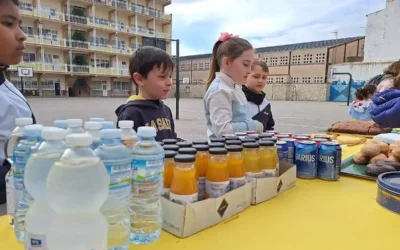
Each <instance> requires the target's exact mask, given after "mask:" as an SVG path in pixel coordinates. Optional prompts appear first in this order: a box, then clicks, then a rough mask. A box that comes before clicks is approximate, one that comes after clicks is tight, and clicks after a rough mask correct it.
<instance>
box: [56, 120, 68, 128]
mask: <svg viewBox="0 0 400 250" xmlns="http://www.w3.org/2000/svg"><path fill="white" fill-rule="evenodd" d="M54 126H56V127H57V128H68V121H67V120H55V121H54Z"/></svg>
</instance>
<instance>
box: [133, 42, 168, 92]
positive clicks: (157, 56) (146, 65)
mask: <svg viewBox="0 0 400 250" xmlns="http://www.w3.org/2000/svg"><path fill="white" fill-rule="evenodd" d="M155 66H156V67H157V68H160V69H161V70H162V71H163V72H165V71H167V70H171V71H174V61H172V58H171V56H170V55H168V53H167V52H166V51H164V50H162V49H159V48H156V47H152V46H143V47H140V48H139V49H137V50H136V51H135V52H134V53H133V55H132V56H131V58H130V59H129V74H130V75H131V78H132V80H133V82H134V83H135V85H137V83H136V82H135V79H133V74H134V73H139V74H140V75H141V76H142V77H143V78H147V75H148V74H149V72H150V71H151V70H152V69H153V68H154V67H155Z"/></svg>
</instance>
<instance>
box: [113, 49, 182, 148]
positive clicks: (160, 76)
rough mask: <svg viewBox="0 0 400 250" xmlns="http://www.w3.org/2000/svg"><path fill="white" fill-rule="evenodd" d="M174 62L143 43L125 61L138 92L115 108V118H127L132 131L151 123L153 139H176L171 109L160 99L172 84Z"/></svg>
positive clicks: (166, 95)
mask: <svg viewBox="0 0 400 250" xmlns="http://www.w3.org/2000/svg"><path fill="white" fill-rule="evenodd" d="M173 71H174V62H173V61H172V59H171V57H170V56H169V55H168V54H167V53H166V52H165V51H164V50H162V49H159V48H156V47H150V46H144V47H141V48H139V49H137V50H136V52H135V53H134V54H133V55H132V56H131V58H130V60H129V73H130V75H131V77H132V80H133V82H134V83H135V85H136V87H137V88H139V95H132V96H130V97H129V98H128V100H127V102H126V103H125V104H123V105H121V106H119V107H118V108H117V110H116V111H115V113H116V115H117V117H118V121H121V120H131V121H133V122H134V128H133V129H134V130H135V131H137V129H138V128H139V127H142V126H152V127H154V128H155V129H156V130H157V136H156V140H157V141H162V140H164V139H176V138H177V136H176V133H175V125H174V119H173V117H172V112H171V109H170V108H169V107H168V106H166V105H165V104H164V103H163V102H162V101H161V100H162V99H166V98H167V97H168V93H169V91H170V90H171V87H172V72H173Z"/></svg>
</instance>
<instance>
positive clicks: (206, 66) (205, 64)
mask: <svg viewBox="0 0 400 250" xmlns="http://www.w3.org/2000/svg"><path fill="white" fill-rule="evenodd" d="M204 69H206V70H207V69H210V63H209V62H206V63H204Z"/></svg>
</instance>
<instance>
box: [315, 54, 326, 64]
mask: <svg viewBox="0 0 400 250" xmlns="http://www.w3.org/2000/svg"><path fill="white" fill-rule="evenodd" d="M315 62H316V63H325V53H320V54H317V56H316V58H315Z"/></svg>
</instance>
